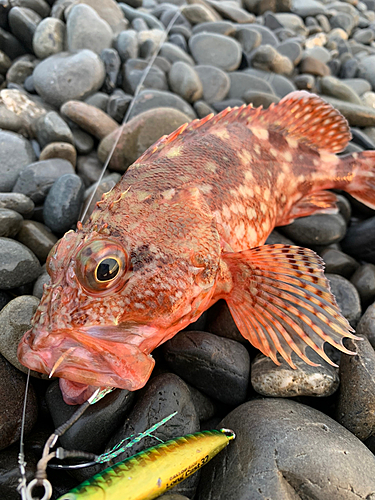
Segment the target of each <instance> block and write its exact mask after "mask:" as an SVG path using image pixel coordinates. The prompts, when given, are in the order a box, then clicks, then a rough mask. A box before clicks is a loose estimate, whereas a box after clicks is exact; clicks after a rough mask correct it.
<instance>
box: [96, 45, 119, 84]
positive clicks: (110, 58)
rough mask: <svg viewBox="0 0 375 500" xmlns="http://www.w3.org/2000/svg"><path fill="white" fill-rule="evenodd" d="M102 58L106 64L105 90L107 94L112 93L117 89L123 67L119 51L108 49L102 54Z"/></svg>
mask: <svg viewBox="0 0 375 500" xmlns="http://www.w3.org/2000/svg"><path fill="white" fill-rule="evenodd" d="M100 58H101V60H102V61H103V63H104V68H105V73H106V77H105V81H104V84H103V89H104V90H106V91H107V92H112V90H114V89H115V88H116V83H117V78H118V75H119V71H120V67H121V59H120V56H119V54H118V52H117V50H115V49H112V48H108V49H104V50H103V51H102V52H101V54H100Z"/></svg>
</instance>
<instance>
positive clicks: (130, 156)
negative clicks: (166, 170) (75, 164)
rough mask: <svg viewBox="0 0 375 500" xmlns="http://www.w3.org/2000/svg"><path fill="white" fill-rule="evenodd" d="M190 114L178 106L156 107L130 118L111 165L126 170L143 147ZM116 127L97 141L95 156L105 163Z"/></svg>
mask: <svg viewBox="0 0 375 500" xmlns="http://www.w3.org/2000/svg"><path fill="white" fill-rule="evenodd" d="M189 121H190V117H189V116H187V115H185V114H184V113H181V111H178V110H177V109H172V108H157V109H151V110H149V111H145V112H143V113H140V114H138V115H137V116H135V117H134V118H132V119H131V120H130V121H129V122H128V123H127V124H126V125H125V126H124V127H123V130H122V134H121V136H120V139H119V141H118V144H117V146H116V149H115V151H114V154H113V156H112V158H111V161H110V168H111V169H113V170H116V171H119V172H125V171H126V170H127V168H128V167H129V165H131V164H132V163H133V162H134V161H135V160H136V159H137V158H139V157H140V156H141V154H142V153H144V152H145V151H146V149H147V148H148V147H149V146H151V145H152V144H153V143H154V142H155V141H156V140H157V139H159V137H160V136H161V135H167V134H170V133H171V132H173V131H174V130H176V128H177V127H179V126H180V125H182V124H184V123H186V122H189ZM118 133H119V132H118V131H117V130H115V131H114V132H112V134H110V135H108V136H107V137H106V138H105V139H103V141H102V142H101V143H100V145H99V148H98V157H99V159H100V160H101V161H102V162H103V163H104V161H105V160H106V158H107V156H108V154H109V152H110V151H111V150H112V147H113V144H114V141H115V140H116V138H117V136H118Z"/></svg>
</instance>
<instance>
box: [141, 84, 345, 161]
mask: <svg viewBox="0 0 375 500" xmlns="http://www.w3.org/2000/svg"><path fill="white" fill-rule="evenodd" d="M233 122H238V123H241V122H242V123H244V122H245V123H246V124H247V125H249V126H257V125H259V126H261V127H263V128H266V129H267V130H277V131H278V132H281V133H284V134H285V135H287V136H288V137H290V138H294V139H296V141H297V142H303V143H304V144H307V145H309V146H311V147H313V148H314V149H318V150H325V151H327V152H331V153H337V152H339V151H342V150H343V149H345V147H346V146H347V144H348V142H349V141H350V139H351V134H350V131H349V126H348V123H347V121H346V119H345V118H344V117H343V116H342V115H341V114H340V113H339V112H338V111H337V110H335V109H334V108H333V107H332V106H331V105H330V104H328V103H326V102H325V101H323V99H321V98H320V97H319V96H317V95H315V94H309V93H308V92H305V91H296V92H292V93H291V94H288V95H287V96H286V97H284V99H282V100H281V101H280V102H279V103H278V104H271V106H270V107H269V108H268V109H266V110H263V109H262V107H259V108H253V106H252V105H251V104H249V105H248V106H245V104H244V105H243V106H241V107H239V108H238V107H236V108H226V109H224V110H223V111H221V113H219V114H217V115H216V116H214V115H212V114H210V115H207V116H205V117H204V118H202V119H201V120H193V121H192V122H190V123H188V124H187V123H185V124H184V125H181V126H180V127H179V128H178V129H177V130H175V131H174V132H172V133H171V134H169V135H167V136H163V137H162V138H161V139H159V140H158V141H156V142H155V144H153V145H152V146H151V147H149V148H148V149H147V151H145V152H144V153H143V155H142V156H141V157H140V158H138V160H137V161H136V162H135V163H136V164H137V163H142V162H145V161H146V160H148V159H149V158H150V157H151V156H152V155H154V154H155V153H156V152H159V151H160V150H161V149H164V148H165V147H166V146H167V145H169V146H173V147H177V146H178V145H179V142H180V141H181V142H182V141H184V140H185V139H186V138H187V137H188V135H189V134H190V133H192V132H195V131H197V130H198V129H199V133H202V134H203V133H205V132H210V130H211V129H212V128H213V127H215V126H221V127H223V126H227V125H229V124H230V123H233Z"/></svg>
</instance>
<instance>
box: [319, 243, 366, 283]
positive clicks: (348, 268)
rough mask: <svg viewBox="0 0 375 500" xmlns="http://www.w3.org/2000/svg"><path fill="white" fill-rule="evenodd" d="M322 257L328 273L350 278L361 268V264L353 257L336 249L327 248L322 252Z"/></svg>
mask: <svg viewBox="0 0 375 500" xmlns="http://www.w3.org/2000/svg"><path fill="white" fill-rule="evenodd" d="M320 256H321V257H322V259H323V260H324V264H325V272H326V273H331V274H339V275H340V276H343V277H344V278H350V276H352V274H353V273H354V271H355V270H356V269H357V268H358V267H359V263H358V262H357V261H356V260H355V259H353V257H350V255H347V254H346V253H344V252H341V251H340V250H336V249H335V248H325V249H324V250H323V251H322V252H320Z"/></svg>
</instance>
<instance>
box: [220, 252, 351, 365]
mask: <svg viewBox="0 0 375 500" xmlns="http://www.w3.org/2000/svg"><path fill="white" fill-rule="evenodd" d="M222 258H223V260H224V262H225V263H226V264H227V266H228V269H229V272H230V273H231V277H232V280H233V287H232V288H231V290H230V292H229V293H228V294H227V295H226V296H225V297H223V298H225V300H226V301H227V303H228V306H229V308H230V311H231V313H232V316H233V318H234V321H235V322H236V324H237V327H238V328H239V330H240V332H241V333H242V335H243V336H244V337H245V338H246V339H248V340H249V341H250V342H251V343H252V344H253V345H254V346H255V347H257V348H258V349H259V350H260V351H261V352H262V353H263V354H265V355H266V356H269V357H270V358H271V359H272V360H273V361H274V362H275V363H276V364H280V363H279V361H278V360H277V353H280V354H281V356H282V357H283V358H284V359H285V360H286V361H287V362H288V363H289V365H290V366H291V367H293V368H295V365H294V364H293V362H292V359H291V353H292V351H294V352H296V353H297V354H298V356H300V358H302V359H303V360H304V361H306V363H308V364H309V365H313V366H316V365H315V363H313V362H312V361H310V360H309V359H308V358H307V356H306V354H305V349H306V347H307V346H310V347H311V348H312V349H314V350H315V351H316V352H317V353H318V354H319V355H320V356H321V357H322V358H323V359H325V360H326V361H327V362H328V363H330V364H331V365H334V363H333V362H332V361H331V360H330V359H329V358H328V357H327V355H326V354H325V352H324V350H323V345H324V342H329V343H330V344H331V345H333V346H334V347H336V348H337V349H340V351H343V352H345V353H347V354H353V353H351V352H350V351H348V350H347V349H346V348H345V347H344V346H343V343H342V341H343V338H344V337H350V338H354V339H357V337H355V335H353V334H352V333H351V332H353V331H354V330H353V329H352V328H351V326H350V325H349V323H348V322H347V320H346V319H345V318H344V317H343V316H342V314H341V313H340V310H339V308H338V306H337V303H336V300H335V298H334V296H333V295H332V293H331V292H330V287H329V283H328V281H327V279H326V278H325V277H324V274H323V261H322V259H321V258H320V257H319V256H318V255H317V254H316V253H315V252H313V251H312V250H309V249H307V248H301V247H296V246H290V245H264V246H262V247H257V248H253V249H251V250H246V251H244V252H238V253H225V254H224V255H223V256H222ZM334 366H335V365H334Z"/></svg>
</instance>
